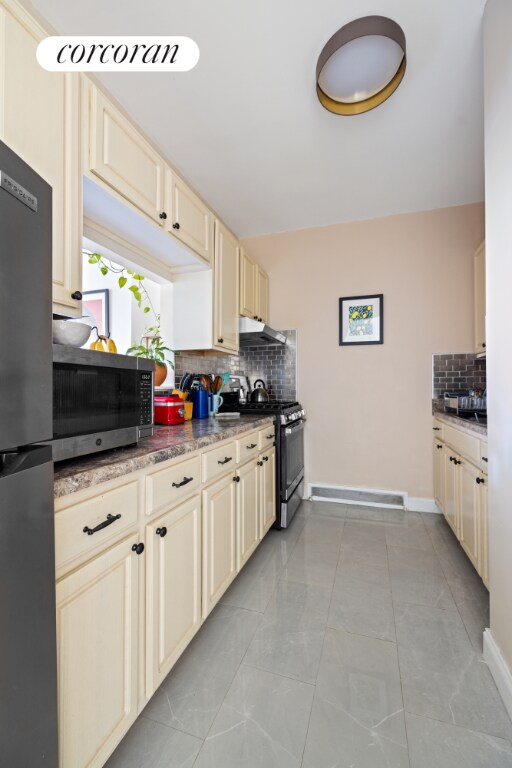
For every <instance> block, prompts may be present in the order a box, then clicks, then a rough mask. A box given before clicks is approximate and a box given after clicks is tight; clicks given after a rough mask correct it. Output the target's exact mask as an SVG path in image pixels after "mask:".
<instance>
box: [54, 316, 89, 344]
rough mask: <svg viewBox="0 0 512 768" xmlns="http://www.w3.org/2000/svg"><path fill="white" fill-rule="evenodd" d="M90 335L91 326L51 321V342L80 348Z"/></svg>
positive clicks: (64, 321) (69, 321)
mask: <svg viewBox="0 0 512 768" xmlns="http://www.w3.org/2000/svg"><path fill="white" fill-rule="evenodd" d="M90 335H91V326H90V325H87V323H77V322H75V321H73V320H54V321H53V341H54V343H55V344H66V345H67V346H68V347H81V346H82V345H83V344H85V342H86V341H87V339H88V338H89V336H90Z"/></svg>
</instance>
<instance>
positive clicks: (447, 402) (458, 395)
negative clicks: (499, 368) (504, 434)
mask: <svg viewBox="0 0 512 768" xmlns="http://www.w3.org/2000/svg"><path fill="white" fill-rule="evenodd" d="M444 409H445V411H448V410H450V411H456V412H457V413H487V390H484V391H483V392H482V391H481V390H468V391H459V392H445V393H444Z"/></svg>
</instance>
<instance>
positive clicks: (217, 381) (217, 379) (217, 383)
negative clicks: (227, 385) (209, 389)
mask: <svg viewBox="0 0 512 768" xmlns="http://www.w3.org/2000/svg"><path fill="white" fill-rule="evenodd" d="M221 387H222V376H216V377H215V378H214V380H213V394H214V395H216V394H217V392H218V391H219V389H220V388H221Z"/></svg>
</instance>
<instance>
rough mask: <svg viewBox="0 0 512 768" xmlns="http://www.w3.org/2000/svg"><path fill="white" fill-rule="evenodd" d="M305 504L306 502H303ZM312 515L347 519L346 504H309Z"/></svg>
mask: <svg viewBox="0 0 512 768" xmlns="http://www.w3.org/2000/svg"><path fill="white" fill-rule="evenodd" d="M302 503H303V504H304V503H305V502H302ZM307 503H308V504H309V505H310V506H309V509H310V513H311V514H312V515H324V516H325V517H336V518H339V519H343V518H345V512H346V504H338V503H337V502H335V501H314V502H311V501H310V502H307Z"/></svg>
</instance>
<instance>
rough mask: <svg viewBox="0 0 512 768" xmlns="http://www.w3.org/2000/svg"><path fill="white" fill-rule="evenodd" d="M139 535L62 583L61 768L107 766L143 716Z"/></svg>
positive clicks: (59, 645) (59, 600) (59, 628)
mask: <svg viewBox="0 0 512 768" xmlns="http://www.w3.org/2000/svg"><path fill="white" fill-rule="evenodd" d="M139 544H140V540H139V537H138V536H137V535H133V536H130V537H129V538H126V539H124V540H123V541H121V542H120V543H119V544H117V545H116V546H114V547H112V548H111V549H108V550H107V551H106V552H104V553H103V554H101V555H99V556H98V557H96V558H95V559H94V560H91V561H90V562H89V563H88V564H87V565H84V566H83V567H82V568H79V569H78V570H76V571H74V572H73V573H71V574H70V575H69V576H66V577H65V578H63V579H61V581H59V582H58V583H57V590H56V591H57V595H56V597H57V648H58V669H59V673H58V674H59V678H58V705H59V732H60V747H59V751H60V754H59V764H60V768H85V766H87V768H101V766H103V765H104V763H105V762H106V760H107V759H108V757H109V755H110V754H111V752H112V750H113V747H114V746H115V745H116V744H117V743H119V741H121V739H122V738H123V736H124V734H125V733H126V731H127V730H128V729H129V728H130V726H131V725H132V723H133V722H134V721H135V719H136V717H137V714H138V712H137V669H138V632H139V576H140V569H141V567H143V559H142V558H140V557H138V556H137V553H136V551H134V549H133V547H137V545H139Z"/></svg>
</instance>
